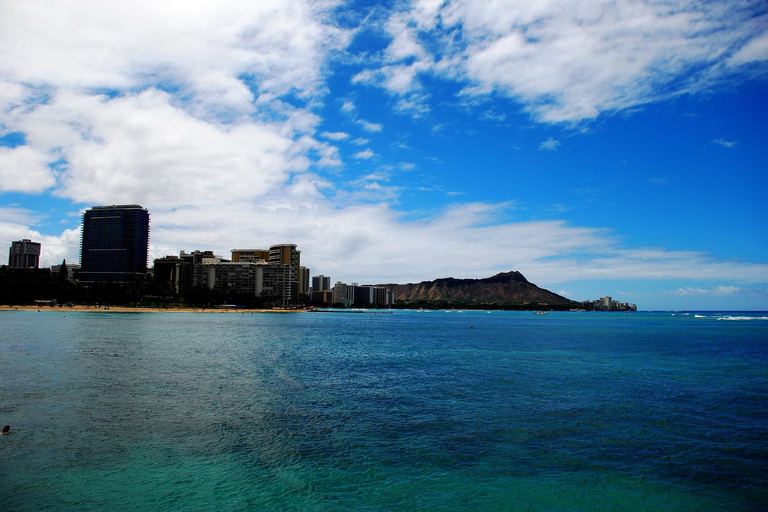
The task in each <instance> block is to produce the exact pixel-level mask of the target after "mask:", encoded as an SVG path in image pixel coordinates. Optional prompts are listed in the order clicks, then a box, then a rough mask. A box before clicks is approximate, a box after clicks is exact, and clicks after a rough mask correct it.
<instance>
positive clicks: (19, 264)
mask: <svg viewBox="0 0 768 512" xmlns="http://www.w3.org/2000/svg"><path fill="white" fill-rule="evenodd" d="M8 266H9V267H11V268H38V266H40V243H39V242H33V241H32V240H29V239H28V238H25V239H23V240H19V241H16V242H12V243H11V249H10V251H9V252H8Z"/></svg>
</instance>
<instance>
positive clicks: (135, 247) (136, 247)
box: [79, 204, 149, 282]
mask: <svg viewBox="0 0 768 512" xmlns="http://www.w3.org/2000/svg"><path fill="white" fill-rule="evenodd" d="M82 235H83V238H82V243H81V246H80V267H81V268H80V274H79V276H80V281H83V282H95V281H116V282H122V281H127V280H130V279H131V278H132V277H133V276H135V275H137V274H141V275H143V274H145V273H146V272H147V253H148V249H149V212H148V211H147V210H146V209H145V208H142V207H141V206H139V205H137V204H129V205H117V206H115V205H113V206H94V207H93V208H91V209H90V210H86V212H85V213H84V214H83V233H82Z"/></svg>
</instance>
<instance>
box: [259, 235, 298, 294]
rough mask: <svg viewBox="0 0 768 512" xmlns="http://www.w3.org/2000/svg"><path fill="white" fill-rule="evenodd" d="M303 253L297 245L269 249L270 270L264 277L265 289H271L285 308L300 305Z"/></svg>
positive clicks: (283, 245)
mask: <svg viewBox="0 0 768 512" xmlns="http://www.w3.org/2000/svg"><path fill="white" fill-rule="evenodd" d="M300 267H301V251H298V250H296V245H295V244H280V245H273V246H271V247H270V248H269V270H268V272H266V273H265V275H264V288H265V290H266V289H271V291H272V295H273V296H274V297H276V298H277V299H278V300H279V301H280V303H281V304H282V305H283V306H290V305H294V304H297V303H298V299H299V268H300Z"/></svg>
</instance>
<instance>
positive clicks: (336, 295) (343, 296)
mask: <svg viewBox="0 0 768 512" xmlns="http://www.w3.org/2000/svg"><path fill="white" fill-rule="evenodd" d="M346 302H347V285H346V284H344V283H342V282H341V281H336V284H335V285H334V286H333V303H334V304H338V303H346Z"/></svg>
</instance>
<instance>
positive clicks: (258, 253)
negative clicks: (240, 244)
mask: <svg viewBox="0 0 768 512" xmlns="http://www.w3.org/2000/svg"><path fill="white" fill-rule="evenodd" d="M260 261H264V262H268V261H269V251H268V250H267V249H232V263H259V262H260Z"/></svg>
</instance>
